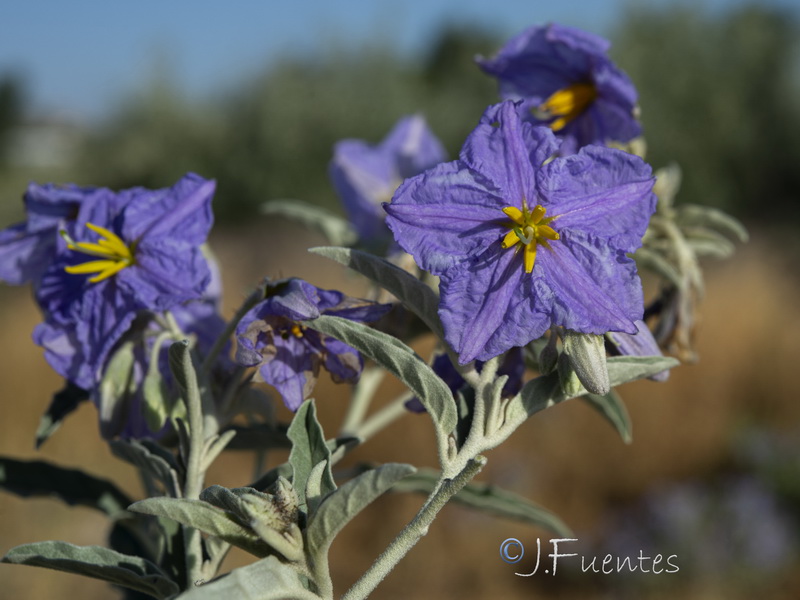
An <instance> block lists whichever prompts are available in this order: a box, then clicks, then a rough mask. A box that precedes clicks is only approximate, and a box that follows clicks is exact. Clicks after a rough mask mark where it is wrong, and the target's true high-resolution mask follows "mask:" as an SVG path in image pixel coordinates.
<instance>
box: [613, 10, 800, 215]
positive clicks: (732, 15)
mask: <svg viewBox="0 0 800 600" xmlns="http://www.w3.org/2000/svg"><path fill="white" fill-rule="evenodd" d="M613 39H614V46H613V47H612V50H613V52H614V55H615V58H616V60H617V61H618V63H619V64H620V66H621V67H622V68H623V69H625V70H626V71H627V72H628V74H629V75H630V76H631V78H632V79H633V81H634V83H635V84H636V85H637V87H638V88H639V91H640V104H641V107H642V121H643V125H644V129H645V135H646V138H647V141H648V159H649V160H650V162H652V163H653V164H654V165H655V166H662V165H664V164H666V163H668V162H670V161H673V160H675V161H678V162H679V163H680V164H681V165H682V166H683V167H684V173H685V180H684V184H683V187H682V191H681V194H680V198H679V200H685V201H694V202H702V203H707V204H712V205H717V206H723V207H725V208H727V209H729V210H731V211H733V212H734V213H735V214H737V215H738V216H740V217H745V218H747V219H750V218H752V217H755V218H759V219H769V218H774V219H781V220H786V219H787V218H788V217H790V216H792V215H794V216H797V215H800V200H798V190H800V169H798V167H797V165H798V164H800V102H798V101H797V98H798V97H800V96H799V94H800V85H798V74H799V73H800V70H798V61H797V59H798V55H797V50H798V46H797V41H798V39H800V38H799V37H798V22H797V18H796V15H795V14H793V13H791V12H787V11H782V10H779V9H777V8H767V7H763V6H760V5H755V4H754V5H752V6H747V7H742V8H739V9H737V10H735V11H732V12H729V13H726V14H723V15H703V14H701V13H699V12H697V11H695V10H690V9H688V8H683V9H675V8H674V7H671V8H669V9H652V8H650V9H633V10H632V11H631V12H630V13H629V14H628V16H627V18H626V19H625V20H624V21H623V22H622V23H621V24H620V26H619V28H618V29H617V31H616V33H615V35H614V36H613Z"/></svg>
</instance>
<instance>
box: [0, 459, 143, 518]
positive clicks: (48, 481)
mask: <svg viewBox="0 0 800 600" xmlns="http://www.w3.org/2000/svg"><path fill="white" fill-rule="evenodd" d="M0 489H4V490H6V491H8V492H11V493H13V494H16V495H18V496H22V497H23V498H27V497H42V496H50V497H54V498H58V499H59V500H61V501H63V502H66V503H67V504H69V505H71V506H88V507H90V508H95V509H97V510H100V511H103V512H104V513H106V514H107V515H108V516H109V517H111V518H118V517H122V516H125V514H126V509H127V507H128V505H129V504H130V503H131V500H130V499H129V498H128V496H127V495H126V494H125V493H124V492H122V491H121V490H120V489H119V488H118V487H117V486H116V485H114V484H113V483H112V482H110V481H108V480H106V479H100V478H99V477H94V476H92V475H88V474H87V473H84V472H83V471H78V470H76V469H65V468H63V467H59V466H57V465H54V464H51V463H48V462H45V461H41V460H32V461H27V460H15V459H13V458H6V457H0Z"/></svg>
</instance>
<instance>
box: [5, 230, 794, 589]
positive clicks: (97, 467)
mask: <svg viewBox="0 0 800 600" xmlns="http://www.w3.org/2000/svg"><path fill="white" fill-rule="evenodd" d="M321 242H322V240H320V239H319V238H315V237H314V236H311V235H309V234H308V233H306V232H304V231H302V230H300V229H296V228H294V227H293V226H289V225H285V224H282V225H281V226H279V227H274V228H268V227H267V224H266V222H261V223H254V224H252V225H251V226H250V228H249V229H247V230H237V231H223V232H217V233H216V234H215V235H214V236H213V238H212V245H213V248H214V250H215V251H216V252H217V254H218V257H219V258H220V261H221V262H222V264H223V273H224V279H225V290H226V301H225V315H226V316H230V315H231V314H232V313H233V311H234V309H235V307H236V304H237V302H238V301H239V300H240V299H241V298H242V297H243V295H244V293H245V292H246V291H247V287H248V285H249V284H250V283H251V282H254V281H256V280H257V279H258V278H259V277H261V276H263V275H269V276H272V277H277V276H288V275H297V276H301V277H305V278H307V279H309V280H310V281H312V282H313V283H315V284H316V285H318V286H320V287H339V288H340V289H344V290H346V291H348V292H350V293H355V294H357V293H359V291H360V290H361V289H362V288H361V285H362V284H361V283H360V282H359V281H358V280H357V279H355V278H353V277H348V276H347V275H346V274H345V273H344V272H343V270H341V269H339V267H337V266H333V265H332V264H329V263H327V262H326V261H324V259H321V258H318V257H313V256H310V255H307V254H306V253H305V252H304V249H305V248H307V247H309V246H313V245H316V244H319V243H321ZM773 250H774V249H772V248H769V247H767V246H765V245H762V244H760V243H759V242H758V236H757V235H756V236H755V241H754V242H752V243H751V244H749V245H747V246H745V247H742V248H740V249H739V252H738V254H737V255H736V257H735V258H734V259H733V260H731V261H728V262H727V263H724V264H709V265H708V267H709V268H708V274H707V281H708V293H707V297H706V299H705V301H704V303H703V305H702V307H701V308H702V322H701V326H700V330H699V351H700V355H701V361H700V362H699V364H697V365H693V366H684V367H682V368H680V369H678V370H677V371H675V372H674V373H673V376H672V377H671V379H670V381H669V382H667V383H666V384H656V383H652V382H637V383H634V384H629V385H628V386H625V387H624V388H622V393H623V396H624V397H625V399H626V401H627V405H628V407H629V410H630V413H631V417H632V420H633V426H634V442H633V444H631V445H630V446H626V445H624V444H623V443H622V442H621V441H620V440H619V438H618V436H617V435H616V433H615V432H614V431H613V430H612V429H611V428H610V427H609V426H608V425H607V424H606V423H605V422H604V421H603V420H602V419H600V418H599V417H598V416H597V414H596V413H595V412H594V411H592V410H591V409H590V408H588V407H587V406H585V405H583V404H581V403H577V402H575V403H566V404H564V405H561V406H558V407H556V408H554V409H551V410H548V411H546V412H545V413H543V414H540V415H538V416H537V417H536V418H535V419H533V420H532V421H530V422H529V423H527V424H526V425H525V426H523V427H522V428H521V429H520V430H519V431H517V432H516V433H515V434H514V436H512V438H511V440H510V441H509V442H508V443H506V444H505V445H504V446H502V447H501V448H499V449H497V450H495V451H493V452H491V453H489V455H488V458H489V464H488V466H487V468H486V470H485V471H484V472H483V473H482V475H481V477H480V479H481V480H483V481H490V482H493V483H496V484H498V485H501V486H504V487H506V488H507V489H510V490H513V491H515V492H517V493H520V494H523V495H525V496H527V497H529V498H531V499H534V500H535V501H537V502H539V503H540V504H542V505H544V506H546V507H548V508H550V509H552V510H554V511H555V512H556V513H557V514H559V515H560V516H561V517H562V518H563V519H564V520H565V521H566V522H567V523H569V525H570V526H571V527H572V528H573V529H574V530H576V531H578V532H582V531H591V530H592V529H593V528H594V527H596V526H597V525H598V524H599V523H600V522H601V521H602V519H603V517H604V514H605V512H606V510H607V509H608V507H609V506H611V505H613V504H614V502H616V501H618V500H619V499H625V498H633V497H636V496H637V495H639V494H641V493H642V492H644V491H646V490H648V489H650V488H651V487H652V486H655V485H659V484H663V483H664V482H669V481H676V480H681V479H684V478H688V477H703V475H704V474H705V473H709V472H711V471H713V470H714V469H715V468H716V467H717V466H719V465H720V464H722V463H724V461H725V460H726V456H727V455H728V453H729V445H730V441H731V438H732V436H733V435H734V434H735V433H736V432H737V431H738V430H739V428H740V427H741V426H742V425H743V424H745V423H754V422H757V423H760V424H763V425H764V426H766V427H769V428H770V430H771V431H774V432H776V433H777V432H797V431H799V430H800V403H798V398H799V397H800V393H799V392H800V383H798V377H797V366H796V365H797V358H798V356H800V313H798V311H797V310H796V305H795V303H796V302H797V300H798V299H800V295H798V280H797V277H796V274H797V272H798V271H797V270H796V269H795V268H794V265H792V264H789V263H788V262H786V263H780V262H778V260H776V256H781V255H780V254H779V253H777V252H775V251H773ZM0 302H2V308H1V309H0V349H1V350H0V352H2V360H0V454H3V455H8V456H13V457H16V458H23V459H34V458H38V459H45V460H50V461H54V462H56V463H59V464H61V465H64V466H69V467H78V468H81V469H84V470H86V471H88V472H90V473H93V474H96V475H99V476H102V477H106V478H109V479H113V480H114V481H115V482H117V483H118V484H119V485H120V486H121V487H122V488H123V489H125V490H126V491H127V492H128V493H129V494H131V495H132V496H134V497H138V496H140V494H141V492H140V488H139V484H138V481H137V478H136V474H135V472H134V470H133V468H132V467H130V466H128V465H127V464H123V463H121V462H119V461H117V460H116V459H115V458H113V457H112V456H111V454H110V452H109V451H108V449H107V448H106V446H105V445H104V444H103V442H102V441H101V440H100V439H99V436H98V434H97V428H96V414H95V410H94V408H93V407H92V406H91V405H83V406H82V407H81V408H80V409H79V410H78V411H77V412H76V414H74V415H73V416H71V417H70V418H69V419H68V421H67V422H66V424H65V425H64V426H63V427H62V429H61V430H60V431H58V432H57V433H56V434H55V435H54V437H53V438H52V439H51V440H49V441H48V442H47V443H46V444H45V445H44V447H43V448H42V449H41V450H40V451H35V450H34V449H33V433H34V431H35V429H36V425H37V423H38V420H39V417H40V415H41V413H42V411H43V410H44V408H45V406H46V404H47V402H48V401H49V398H50V396H51V394H52V393H53V392H54V391H55V390H57V389H59V387H60V381H59V378H58V377H57V376H56V375H55V374H54V373H53V372H52V371H51V370H50V369H49V367H48V366H47V365H46V363H45V362H44V360H43V358H42V353H41V351H40V349H39V348H37V347H35V346H34V345H33V344H32V343H31V341H30V332H31V331H32V329H33V327H34V326H35V324H36V323H37V322H38V319H39V317H38V314H37V312H36V310H35V308H34V306H33V304H32V302H31V301H30V300H29V292H28V290H27V289H11V288H4V289H0ZM385 386H386V387H385V389H384V390H383V391H384V392H386V393H385V394H383V395H385V396H386V397H392V396H393V395H394V391H395V390H399V384H397V382H394V381H389V382H387V383H386V384H385ZM346 393H347V390H346V389H344V388H343V387H338V386H335V385H333V384H332V383H331V382H330V381H327V380H323V381H322V382H321V383H320V385H319V386H318V391H317V394H316V396H317V398H318V399H319V404H318V407H319V411H320V415H321V421H322V423H323V426H324V427H325V428H326V429H327V431H328V432H334V431H336V429H337V428H338V426H339V424H340V422H341V419H342V416H343V413H344V408H345V405H346V404H345V403H346ZM283 416H284V417H287V418H288V415H286V414H284V415H283ZM284 459H285V455H278V453H276V455H275V456H273V457H272V461H271V462H278V461H282V460H284ZM364 460H371V461H379V462H386V461H399V462H409V463H412V464H415V465H417V466H434V463H435V450H434V446H433V436H432V432H431V428H430V426H429V424H428V423H427V422H426V418H425V417H424V416H418V415H408V416H406V417H404V418H403V419H401V420H400V421H398V422H396V423H394V424H393V425H392V426H390V427H389V428H388V429H387V430H385V431H384V432H383V433H382V434H381V435H380V436H379V437H378V438H376V439H375V440H372V441H370V442H369V443H368V444H366V445H365V446H364V447H363V448H361V449H359V450H358V451H356V452H355V453H354V454H353V456H352V457H350V458H349V459H348V461H349V463H348V464H352V463H354V462H358V461H364ZM253 467H254V461H253V457H252V455H250V454H247V453H235V452H231V453H227V454H226V455H224V456H223V457H222V458H221V459H220V460H219V461H218V463H217V464H216V465H215V466H214V468H213V469H212V470H211V472H210V474H209V477H208V480H207V484H209V485H210V484H212V483H219V484H222V485H228V486H237V485H244V484H246V483H247V482H248V481H250V480H251V477H252V472H253ZM421 500H422V499H421V498H420V497H416V496H401V495H396V496H387V497H384V498H381V499H380V500H379V501H378V502H376V503H375V504H374V505H373V506H372V507H370V508H369V509H368V510H367V511H365V513H364V514H362V515H361V516H360V517H359V518H357V519H356V520H355V521H353V522H352V523H351V524H350V525H349V526H348V527H347V528H346V529H345V530H344V532H343V533H342V534H341V536H340V538H339V539H337V541H336V543H335V544H334V546H333V549H332V557H333V579H334V583H335V586H336V590H337V592H338V593H341V592H343V591H344V590H345V589H347V587H349V585H350V584H351V583H352V582H353V581H355V579H356V578H357V577H358V576H359V575H360V574H361V573H362V572H363V571H364V570H365V569H366V568H367V567H368V565H369V564H370V563H371V561H372V560H373V558H374V557H375V556H377V554H378V553H379V552H380V551H381V550H382V549H383V548H384V547H385V545H386V544H387V543H388V542H389V541H390V540H391V539H392V537H393V536H394V535H395V534H396V532H397V531H398V530H399V529H400V528H401V527H402V526H403V525H404V524H405V523H406V522H407V521H408V520H409V519H410V518H411V516H412V515H413V514H414V513H415V511H416V510H417V508H418V507H419V505H420V503H421ZM753 518H754V519H757V515H754V516H753ZM106 534H107V524H106V522H105V520H104V517H103V516H101V515H99V514H97V513H95V512H93V511H90V510H88V509H84V508H69V507H65V506H63V505H61V504H60V503H58V502H57V501H55V500H49V499H36V500H24V501H23V500H21V499H19V498H17V497H15V496H11V495H9V494H5V493H0V553H2V552H5V551H6V550H7V549H9V548H11V547H12V546H15V545H18V544H22V543H26V542H32V541H37V540H45V539H60V540H66V541H69V542H73V543H76V544H104V543H105V536H106ZM537 536H542V537H543V538H547V537H549V535H548V534H547V533H546V532H542V531H538V530H536V529H534V528H532V527H528V526H522V525H519V524H517V523H514V522H511V521H506V520H501V519H496V518H492V517H489V516H486V515H482V514H477V513H475V512H471V511H468V510H465V509H462V508H460V507H456V506H451V507H448V508H447V509H446V510H445V511H444V512H443V513H442V514H441V515H440V517H439V519H438V520H437V521H436V522H435V523H434V525H433V526H432V527H431V530H430V533H429V534H428V535H427V536H426V537H425V538H424V539H423V540H422V541H421V542H420V544H419V545H418V546H417V547H416V548H415V549H414V550H413V551H412V552H411V553H410V554H409V556H408V557H407V558H406V559H405V561H404V562H402V563H401V564H400V565H399V566H398V568H397V569H396V570H395V571H394V572H393V573H392V574H391V575H390V576H389V578H388V579H387V581H386V582H384V584H383V585H382V586H381V587H380V588H378V590H377V591H376V593H375V594H374V597H376V598H431V599H433V598H461V599H486V598H535V597H557V598H616V597H623V596H622V592H621V591H618V590H614V589H613V588H609V589H604V590H596V589H595V590H593V589H582V590H578V591H575V589H574V588H571V587H569V586H564V585H560V586H559V585H554V584H553V583H552V581H553V578H550V580H549V581H544V580H537V581H533V579H536V578H530V579H525V578H518V577H515V576H514V575H513V571H514V569H513V568H512V567H509V566H508V565H506V564H505V563H503V562H502V561H500V560H499V559H498V554H497V549H498V546H499V543H500V542H501V541H502V540H504V539H506V538H508V537H517V538H519V539H521V540H528V541H531V542H532V543H533V542H534V541H535V538H536V537H537ZM249 561H250V557H249V556H248V555H245V554H241V553H232V554H231V556H230V557H229V559H228V560H227V562H226V567H232V566H236V565H242V564H246V563H247V562H249ZM555 579H558V578H555ZM543 583H547V584H548V585H543ZM799 584H800V580H798V576H797V575H790V576H789V579H787V578H782V579H778V580H776V579H772V580H769V581H762V582H759V583H758V588H757V589H759V595H760V596H761V597H764V598H778V599H780V598H786V599H787V600H788V599H789V598H797V597H798V594H800V592H799V591H798V590H800V585H799ZM423 590H425V591H424V592H423ZM752 592H753V590H752V589H741V588H740V587H738V585H736V584H734V583H731V582H730V581H728V580H727V578H725V577H723V578H711V579H706V578H700V579H698V580H691V581H686V580H685V579H683V578H670V577H668V576H659V581H658V582H657V584H654V585H653V586H652V588H648V590H647V593H645V592H644V591H640V592H638V593H635V594H633V595H630V594H627V595H625V596H624V597H631V598H642V597H648V598H697V599H700V598H702V599H716V598H749V597H751V596H752ZM0 597H2V598H8V599H17V598H20V599H29V598H32V599H42V600H49V599H51V598H72V597H75V598H83V599H85V600H93V599H99V598H115V597H118V593H117V592H115V591H114V590H112V589H111V588H109V587H108V586H107V585H105V584H103V583H100V582H96V581H92V580H88V579H84V578H81V577H78V576H74V575H70V574H65V573H60V572H56V571H49V570H41V569H34V568H30V567H20V566H11V565H0Z"/></svg>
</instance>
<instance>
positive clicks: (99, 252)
mask: <svg viewBox="0 0 800 600" xmlns="http://www.w3.org/2000/svg"><path fill="white" fill-rule="evenodd" d="M86 227H87V228H88V229H91V230H92V231H94V232H95V233H97V234H99V235H100V236H101V237H100V239H99V240H97V243H91V242H74V241H72V240H71V239H69V238H68V239H69V241H68V243H67V248H69V249H70V250H74V251H75V252H81V253H82V254H88V255H90V256H96V257H98V258H101V259H103V260H92V261H89V262H85V263H81V264H79V265H71V266H69V267H64V270H65V271H66V272H67V273H70V274H73V275H83V274H88V273H97V275H95V276H94V277H92V278H90V279H89V282H90V283H98V282H100V281H103V280H104V279H108V278H109V277H111V276H112V275H115V274H116V273H119V272H120V271H121V270H122V269H124V268H125V267H128V266H130V265H132V264H133V251H132V250H131V248H130V247H128V246H127V245H126V244H125V242H123V241H122V239H120V237H119V236H118V235H116V234H115V233H114V232H112V231H109V230H108V229H106V228H104V227H99V226H98V225H95V224H94V223H86Z"/></svg>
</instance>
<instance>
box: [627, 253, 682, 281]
mask: <svg viewBox="0 0 800 600" xmlns="http://www.w3.org/2000/svg"><path fill="white" fill-rule="evenodd" d="M633 259H634V260H635V261H636V267H637V268H638V269H640V270H642V269H647V270H648V271H652V272H653V273H655V274H656V275H660V276H661V277H663V278H664V279H666V280H667V281H669V282H670V283H671V284H672V285H674V286H675V287H677V288H679V289H680V288H683V286H684V283H683V279H682V278H681V274H680V273H678V271H677V269H675V267H673V266H672V265H671V264H669V261H667V259H666V258H664V257H663V256H661V255H660V254H659V253H658V252H656V251H654V250H651V249H650V248H646V247H644V246H642V247H641V248H639V249H638V250H637V251H636V253H635V254H634V255H633Z"/></svg>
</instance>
